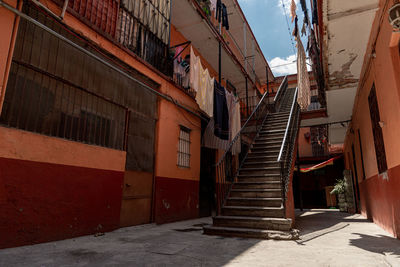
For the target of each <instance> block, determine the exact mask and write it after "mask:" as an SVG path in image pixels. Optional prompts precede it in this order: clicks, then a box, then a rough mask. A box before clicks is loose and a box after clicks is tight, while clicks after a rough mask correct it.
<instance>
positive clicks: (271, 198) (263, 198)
mask: <svg viewBox="0 0 400 267" xmlns="http://www.w3.org/2000/svg"><path fill="white" fill-rule="evenodd" d="M228 199H230V200H260V201H261V200H264V201H265V200H282V198H276V197H229V198H228Z"/></svg>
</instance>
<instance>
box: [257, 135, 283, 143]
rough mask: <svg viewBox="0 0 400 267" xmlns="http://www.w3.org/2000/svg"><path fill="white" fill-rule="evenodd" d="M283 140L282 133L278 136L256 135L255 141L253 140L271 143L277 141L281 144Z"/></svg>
mask: <svg viewBox="0 0 400 267" xmlns="http://www.w3.org/2000/svg"><path fill="white" fill-rule="evenodd" d="M282 141H283V135H282V136H278V137H269V136H268V137H258V138H257V139H256V141H255V142H254V143H255V144H256V143H262V142H264V143H265V142H273V143H279V144H282Z"/></svg>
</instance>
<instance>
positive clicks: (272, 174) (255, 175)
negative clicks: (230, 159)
mask: <svg viewBox="0 0 400 267" xmlns="http://www.w3.org/2000/svg"><path fill="white" fill-rule="evenodd" d="M270 176H279V177H281V174H280V173H271V174H239V175H238V177H249V178H251V177H270Z"/></svg>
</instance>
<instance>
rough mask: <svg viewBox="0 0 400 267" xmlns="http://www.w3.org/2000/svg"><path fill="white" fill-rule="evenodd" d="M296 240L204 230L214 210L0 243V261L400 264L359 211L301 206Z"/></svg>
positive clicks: (398, 254) (394, 243)
mask: <svg viewBox="0 0 400 267" xmlns="http://www.w3.org/2000/svg"><path fill="white" fill-rule="evenodd" d="M296 215H297V219H298V227H299V229H300V230H301V237H300V239H299V240H297V241H274V240H258V239H243V238H228V237H217V236H208V235H204V234H202V226H204V225H205V224H210V223H211V218H201V219H196V220H189V221H183V222H177V223H170V224H164V225H154V224H147V225H142V226H134V227H128V228H121V229H119V230H116V231H114V232H110V233H105V234H104V235H101V236H93V235H92V236H84V237H79V238H74V239H68V240H63V241H57V242H50V243H43V244H38V245H33V246H24V247H18V248H10V249H4V250H0V266H9V267H11V266H59V267H61V266H363V267H366V266H400V245H399V243H400V241H399V240H396V239H395V238H393V237H391V236H390V235H388V234H387V233H385V232H384V231H383V230H382V229H381V228H379V227H378V226H376V225H375V224H373V223H371V222H369V221H368V220H366V219H364V218H363V217H362V216H360V215H349V214H347V213H341V212H339V211H338V210H324V209H315V210H307V211H304V212H300V211H298V212H297V214H296Z"/></svg>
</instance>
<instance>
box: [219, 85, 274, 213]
mask: <svg viewBox="0 0 400 267" xmlns="http://www.w3.org/2000/svg"><path fill="white" fill-rule="evenodd" d="M269 104H270V103H269V92H265V93H264V95H263V96H262V98H261V100H260V101H259V102H258V104H257V106H256V107H255V108H254V110H253V111H252V113H251V115H250V116H249V117H248V118H247V120H246V122H245V123H244V124H243V127H242V128H241V129H240V131H239V132H238V133H237V135H236V136H235V137H234V138H233V140H232V142H231V143H230V144H229V146H228V149H227V150H226V151H225V153H224V154H223V155H222V157H221V159H220V160H219V161H218V163H217V164H216V194H217V197H216V202H217V203H216V207H217V214H220V213H221V211H222V207H223V206H224V205H225V202H226V199H227V197H228V195H229V192H230V190H231V188H232V185H233V183H234V182H235V181H237V177H238V174H239V170H240V168H241V167H242V165H243V163H244V162H245V160H246V158H247V155H248V154H249V151H250V148H251V146H252V144H253V142H254V140H255V138H256V137H257V136H258V134H259V132H260V130H261V129H262V126H263V124H264V122H265V120H266V119H267V117H268V114H269V113H270V112H271V108H270V105H269ZM242 141H243V142H242ZM239 147H240V148H241V150H242V151H241V152H240V155H239V160H238V161H236V160H235V159H234V158H232V157H231V156H230V155H232V154H237V152H238V149H239Z"/></svg>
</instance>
